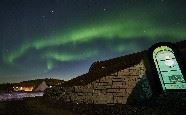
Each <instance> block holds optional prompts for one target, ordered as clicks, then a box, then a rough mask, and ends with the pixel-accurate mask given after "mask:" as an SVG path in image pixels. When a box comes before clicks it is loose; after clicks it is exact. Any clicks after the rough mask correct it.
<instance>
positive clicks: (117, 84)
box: [61, 60, 151, 104]
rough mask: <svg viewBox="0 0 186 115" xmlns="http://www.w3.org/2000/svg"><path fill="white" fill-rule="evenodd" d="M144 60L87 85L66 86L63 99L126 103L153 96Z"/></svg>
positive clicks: (100, 102)
mask: <svg viewBox="0 0 186 115" xmlns="http://www.w3.org/2000/svg"><path fill="white" fill-rule="evenodd" d="M145 71H146V69H145V66H144V63H143V60H142V61H141V62H140V63H139V64H137V65H134V66H132V67H129V68H126V69H123V70H120V71H118V72H116V73H113V74H111V75H108V76H104V77H102V78H100V79H97V80H96V81H93V82H91V83H89V84H88V85H86V86H73V87H65V90H64V93H63V95H62V96H61V99H62V100H63V101H65V102H72V103H77V104H78V103H85V104H92V103H94V104H126V103H127V101H128V100H129V96H130V97H131V98H130V99H131V100H133V99H144V98H148V97H150V96H151V89H150V86H149V84H148V80H147V77H146V74H145Z"/></svg>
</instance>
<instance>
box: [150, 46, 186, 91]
mask: <svg viewBox="0 0 186 115" xmlns="http://www.w3.org/2000/svg"><path fill="white" fill-rule="evenodd" d="M153 60H154V63H155V65H156V69H157V71H158V75H159V79H160V82H161V85H162V88H163V91H164V92H166V90H167V89H186V82H185V80H184V77H183V74H182V72H181V70H180V67H179V65H178V63H177V60H176V58H175V55H174V52H173V50H172V49H171V48H169V47H167V46H160V47H158V48H156V49H155V50H154V52H153Z"/></svg>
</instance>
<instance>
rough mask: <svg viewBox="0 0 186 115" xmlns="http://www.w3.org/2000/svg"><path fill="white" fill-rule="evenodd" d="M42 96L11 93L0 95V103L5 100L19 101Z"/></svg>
mask: <svg viewBox="0 0 186 115" xmlns="http://www.w3.org/2000/svg"><path fill="white" fill-rule="evenodd" d="M36 96H43V92H29V93H27V92H12V93H0V101H6V100H20V99H23V98H24V97H36Z"/></svg>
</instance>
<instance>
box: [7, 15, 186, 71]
mask: <svg viewBox="0 0 186 115" xmlns="http://www.w3.org/2000/svg"><path fill="white" fill-rule="evenodd" d="M128 14H130V13H128ZM155 15H157V14H155ZM155 15H153V14H152V15H150V16H149V15H148V16H147V15H145V13H139V14H136V13H133V15H127V14H125V15H124V16H122V15H120V16H117V18H116V16H115V17H112V19H110V18H108V19H107V18H106V19H105V20H104V21H103V20H102V21H101V20H100V21H97V22H94V23H87V24H81V25H80V26H74V27H71V29H67V30H66V31H65V32H64V31H62V32H59V33H58V34H55V35H51V36H48V37H45V38H37V39H34V40H33V41H31V42H25V43H23V44H21V45H20V47H18V48H16V49H15V50H13V51H11V52H9V53H7V54H6V55H4V61H5V62H6V63H8V64H13V63H14V61H15V60H16V59H18V58H20V57H21V56H22V55H24V54H25V53H26V52H28V51H29V50H30V49H35V50H41V49H45V48H48V47H58V46H62V45H65V44H69V43H71V44H72V45H73V44H79V43H86V42H91V41H92V40H94V39H97V38H102V39H105V40H111V39H116V37H117V38H122V39H134V38H140V37H143V38H148V39H151V40H156V39H159V38H160V37H169V38H170V39H171V38H173V39H174V38H179V39H180V40H184V38H185V37H186V32H185V28H184V27H180V26H175V25H174V26H173V25H170V24H168V23H167V24H166V23H164V24H162V23H163V22H161V23H160V22H159V21H156V18H155V17H160V16H161V15H157V16H155ZM113 18H114V19H113ZM127 47H128V46H126V47H125V46H124V47H122V46H120V47H118V49H117V50H118V52H122V51H124V50H126V49H127ZM135 47H136V46H135ZM135 49H136V48H135ZM91 55H92V56H93V55H94V53H93V54H86V52H85V55H81V54H75V55H74V54H68V55H67V54H63V52H60V53H57V52H55V53H51V52H50V53H47V54H44V56H46V57H49V58H50V59H54V60H58V61H71V60H75V59H77V60H79V59H85V58H87V57H91ZM52 66H53V64H52V62H51V61H50V62H48V68H49V69H51V67H52Z"/></svg>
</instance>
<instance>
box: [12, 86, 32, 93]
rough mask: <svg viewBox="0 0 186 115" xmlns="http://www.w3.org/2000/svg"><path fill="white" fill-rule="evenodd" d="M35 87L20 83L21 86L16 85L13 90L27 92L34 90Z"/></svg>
mask: <svg viewBox="0 0 186 115" xmlns="http://www.w3.org/2000/svg"><path fill="white" fill-rule="evenodd" d="M33 89H34V87H33V86H31V85H30V86H29V85H20V86H14V87H13V90H14V91H26V92H31V91H33Z"/></svg>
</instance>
